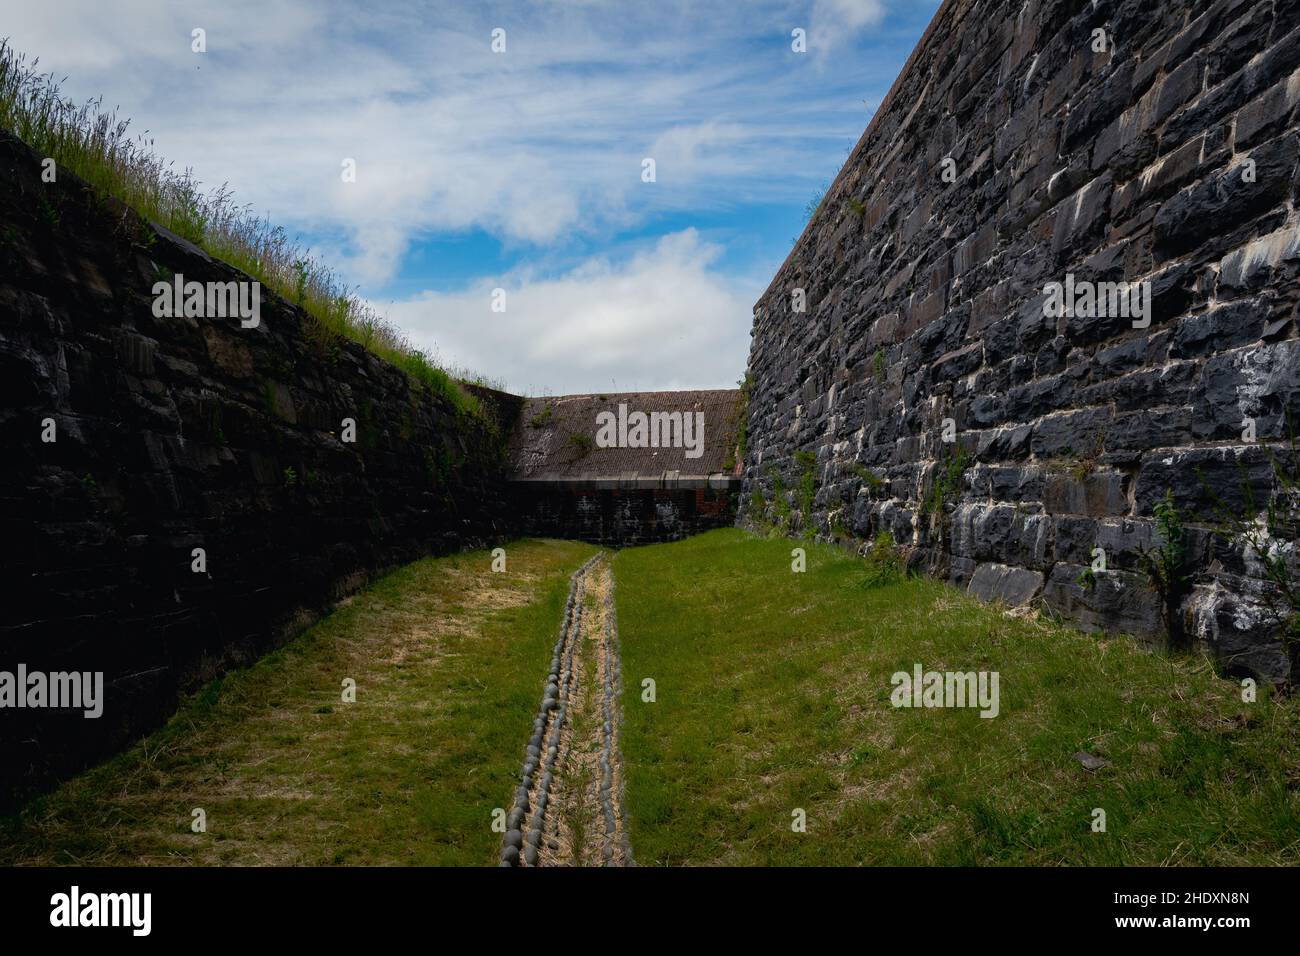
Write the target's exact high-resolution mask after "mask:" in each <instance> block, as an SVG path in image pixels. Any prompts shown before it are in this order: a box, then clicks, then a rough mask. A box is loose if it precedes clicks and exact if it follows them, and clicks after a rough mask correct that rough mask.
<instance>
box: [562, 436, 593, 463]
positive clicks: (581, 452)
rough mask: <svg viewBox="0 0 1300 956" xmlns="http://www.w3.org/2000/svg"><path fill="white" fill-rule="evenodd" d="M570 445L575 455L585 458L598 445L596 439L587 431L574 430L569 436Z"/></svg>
mask: <svg viewBox="0 0 1300 956" xmlns="http://www.w3.org/2000/svg"><path fill="white" fill-rule="evenodd" d="M568 445H569V447H570V448H572V449H573V451H574V457H576V458H585V457H586V456H587V455H589V454H591V450H592V448H594V447H595V446H596V443H595V441H593V440H592V437H591V436H590V435H588V434H587V433H586V432H574V433H573V434H572V435H570V436H569V440H568Z"/></svg>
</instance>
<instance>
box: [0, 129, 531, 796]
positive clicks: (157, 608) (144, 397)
mask: <svg viewBox="0 0 1300 956" xmlns="http://www.w3.org/2000/svg"><path fill="white" fill-rule="evenodd" d="M39 160H40V158H39V157H37V156H36V155H35V154H33V153H32V152H31V151H30V150H28V149H27V147H26V146H25V145H23V144H22V143H20V142H18V141H16V140H14V139H13V138H12V137H9V136H7V135H4V134H0V180H2V181H3V183H4V185H3V187H2V188H0V396H2V397H0V444H2V446H3V449H4V454H3V456H2V457H0V554H2V555H3V558H2V561H3V572H4V573H3V578H4V592H5V597H4V600H3V601H2V602H0V671H9V672H11V673H12V672H14V671H15V668H16V666H17V665H18V664H25V665H26V666H27V668H28V669H29V670H41V671H67V670H75V671H103V672H104V675H105V683H106V691H105V696H106V703H105V707H104V712H103V716H102V717H100V718H98V719H85V718H84V717H83V716H81V714H80V712H77V713H61V712H53V711H48V710H45V711H38V710H14V709H9V708H6V709H3V710H0V781H3V784H2V785H0V802H4V801H9V800H12V799H14V798H15V797H17V796H19V795H21V793H23V792H26V791H28V790H30V789H31V788H32V787H35V786H39V785H41V784H43V783H45V782H47V781H49V780H51V779H54V778H57V777H59V776H63V775H66V774H69V773H72V772H75V771H76V770H77V769H79V768H81V767H82V766H84V765H85V764H86V763H87V762H89V761H91V760H93V759H95V758H97V757H99V756H102V755H104V754H106V753H108V752H110V751H112V750H113V749H115V748H117V747H119V746H121V745H122V744H123V743H124V742H125V741H127V740H129V739H131V738H132V737H133V736H135V735H138V734H139V733H141V732H142V731H144V730H146V729H148V728H150V727H152V726H155V725H157V724H158V723H159V722H161V721H162V720H164V719H165V718H166V717H167V716H168V715H169V714H170V713H171V712H172V710H173V709H174V706H175V703H176V701H177V697H178V694H179V693H180V692H182V691H183V690H185V689H186V688H188V687H192V686H194V685H195V683H196V682H197V681H201V680H203V679H206V678H210V677H212V676H213V675H215V674H217V673H219V672H220V671H221V670H222V669H224V668H226V667H227V666H229V665H231V664H232V663H238V662H244V661H248V660H250V659H252V658H253V657H255V656H256V655H258V654H259V653H261V652H262V651H264V650H265V649H267V648H268V647H270V646H272V645H273V644H275V643H276V642H277V641H279V640H280V639H282V638H284V637H285V636H287V635H289V634H291V633H293V632H295V631H297V630H299V629H301V628H302V627H303V626H304V625H305V624H307V623H308V622H310V621H311V620H312V619H313V618H314V617H315V616H316V615H318V614H319V613H320V612H321V611H322V610H323V609H326V608H327V607H328V606H329V605H330V604H331V603H332V602H334V601H336V600H337V599H338V598H340V597H342V596H343V595H345V594H347V593H349V592H350V591H352V590H354V589H356V588H357V587H358V586H360V585H361V584H363V583H364V582H365V581H367V580H369V579H371V578H373V577H374V576H375V575H376V574H378V573H379V572H381V571H383V570H385V569H388V568H391V567H393V566H395V565H398V564H401V563H403V562H406V561H409V560H411V559H414V558H416V557H419V556H421V555H425V554H429V553H431V552H444V551H449V550H452V549H455V548H460V547H463V546H466V545H469V544H473V543H476V542H485V541H487V540H489V539H495V538H497V537H499V536H500V535H501V534H502V533H503V532H505V531H507V530H508V528H507V526H506V523H505V521H504V519H503V515H504V514H505V512H504V485H503V479H504V467H503V441H502V438H501V435H502V433H503V431H504V429H503V428H502V426H501V424H500V422H495V423H494V422H492V419H493V416H499V417H500V419H501V421H507V420H510V416H511V415H512V414H517V402H518V400H517V399H512V398H511V397H509V396H502V395H500V394H494V393H491V392H489V391H486V390H480V391H479V392H478V393H477V394H478V396H479V398H480V399H481V400H482V401H484V402H486V403H488V405H489V406H494V407H490V408H489V409H488V412H489V414H488V415H487V416H485V417H484V418H482V419H478V418H474V417H471V416H467V415H465V414H463V413H459V412H457V411H456V409H455V408H454V407H452V405H451V404H450V403H449V402H448V400H447V399H445V398H443V397H441V396H438V395H435V394H433V393H432V392H431V391H430V390H429V389H428V388H426V387H425V386H421V385H417V384H414V383H413V381H412V380H411V379H410V378H408V377H407V375H406V374H405V373H403V372H401V371H399V370H397V369H396V368H394V367H393V366H391V365H389V364H388V363H386V362H384V361H382V360H380V359H378V358H376V357H375V356H374V355H372V354H371V353H369V352H367V351H366V350H364V349H363V348H361V347H360V346H358V345H356V344H354V343H351V342H348V341H342V340H336V339H334V338H332V337H330V336H326V335H322V334H321V332H320V331H319V329H318V327H317V326H316V324H315V323H314V322H313V321H312V320H311V319H309V318H307V317H306V316H305V315H304V314H303V313H302V312H301V311H300V310H299V309H297V308H295V307H294V306H292V305H290V304H288V303H286V302H285V301H283V300H281V299H279V298H278V297H277V296H275V295H274V294H273V293H271V292H270V291H269V290H263V297H264V301H263V308H262V313H261V322H260V325H259V326H258V327H256V328H252V329H244V328H241V327H240V323H239V321H238V319H204V318H174V319H171V318H168V319H159V318H155V316H154V314H153V308H152V306H153V296H152V287H153V284H154V282H155V281H158V280H159V279H160V278H166V277H168V276H171V275H172V274H175V273H181V274H183V275H184V277H185V278H186V279H187V280H198V281H201V282H203V281H208V280H218V281H223V280H228V279H232V280H238V279H246V278H247V277H246V276H243V275H242V274H241V273H238V272H236V271H235V270H234V269H232V268H230V267H229V266H227V265H225V264H223V263H221V262H218V261H214V260H212V259H210V258H209V257H208V256H207V255H205V254H204V253H203V252H201V251H200V250H198V249H197V248H195V247H194V246H192V245H190V244H188V243H187V242H185V241H184V240H181V239H179V238H177V237H173V236H170V235H169V234H167V233H165V232H164V231H162V230H151V229H149V228H148V227H146V226H145V224H144V223H142V222H140V221H139V220H138V219H137V218H136V217H135V216H134V215H133V214H131V213H129V212H127V211H126V210H124V209H123V208H122V207H121V206H119V205H117V204H116V203H114V202H111V201H108V200H105V199H102V198H97V197H96V196H95V195H94V194H93V193H91V192H90V191H88V190H86V189H85V188H84V187H83V186H82V184H80V183H79V182H78V181H77V180H76V178H75V177H74V176H72V175H71V174H69V173H67V172H64V171H60V172H59V174H58V180H57V182H55V183H51V184H46V183H43V182H42V181H41V178H40V172H41V168H40V165H39ZM512 408H513V411H512ZM345 418H351V419H354V420H355V422H356V441H355V442H354V443H348V442H344V441H342V440H341V439H342V437H343V431H342V429H343V420H344V419H345ZM47 419H50V420H52V421H53V423H54V429H55V430H54V433H53V434H54V437H55V441H53V442H45V441H43V440H42V437H43V432H44V431H45V426H44V425H43V422H44V421H45V420H47ZM196 548H201V549H203V550H204V552H205V557H206V570H204V571H202V572H201V573H196V572H195V571H194V570H193V566H194V558H193V552H194V549H196ZM343 676H345V675H339V679H340V680H341V679H342V677H343ZM321 692H322V694H325V695H330V694H334V693H338V687H337V686H326V687H322V688H321Z"/></svg>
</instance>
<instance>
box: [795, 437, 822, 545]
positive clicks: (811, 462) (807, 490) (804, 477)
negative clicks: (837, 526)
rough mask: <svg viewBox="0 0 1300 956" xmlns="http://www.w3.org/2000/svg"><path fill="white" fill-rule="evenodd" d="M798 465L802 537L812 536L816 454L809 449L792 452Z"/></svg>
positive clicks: (815, 489) (815, 492)
mask: <svg viewBox="0 0 1300 956" xmlns="http://www.w3.org/2000/svg"><path fill="white" fill-rule="evenodd" d="M794 460H795V463H796V464H797V465H798V466H799V513H800V517H801V518H802V520H803V533H804V537H812V533H813V523H812V511H813V499H814V498H815V497H816V495H817V454H816V452H811V451H806V450H805V451H797V452H795V453H794Z"/></svg>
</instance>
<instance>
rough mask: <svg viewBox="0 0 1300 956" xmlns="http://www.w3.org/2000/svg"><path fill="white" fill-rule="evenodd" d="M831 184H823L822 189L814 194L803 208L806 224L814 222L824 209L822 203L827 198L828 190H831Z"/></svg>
mask: <svg viewBox="0 0 1300 956" xmlns="http://www.w3.org/2000/svg"><path fill="white" fill-rule="evenodd" d="M830 187H831V184H830V183H828V182H827V183H822V184H821V187H820V188H819V189H818V190H817V191H816V192H815V193H813V194H812V196H811V198H809V200H808V202H806V203H805V204H804V207H803V218H804V222H812V221H813V219H814V218H815V217H816V216H817V213H818V211H819V210H820V209H821V207H822V201H823V200H824V199H825V198H826V190H828V189H830Z"/></svg>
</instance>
